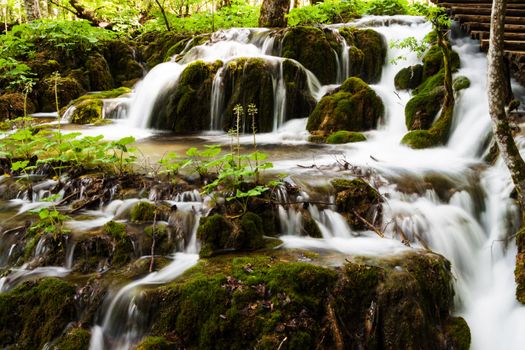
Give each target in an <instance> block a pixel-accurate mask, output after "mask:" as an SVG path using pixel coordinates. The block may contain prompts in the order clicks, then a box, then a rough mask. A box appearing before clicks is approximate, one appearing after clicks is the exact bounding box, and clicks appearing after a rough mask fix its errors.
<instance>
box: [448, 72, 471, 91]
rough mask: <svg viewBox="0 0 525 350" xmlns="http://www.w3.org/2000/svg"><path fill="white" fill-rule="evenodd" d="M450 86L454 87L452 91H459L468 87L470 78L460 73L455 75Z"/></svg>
mask: <svg viewBox="0 0 525 350" xmlns="http://www.w3.org/2000/svg"><path fill="white" fill-rule="evenodd" d="M452 86H453V88H454V91H460V90H464V89H468V88H469V87H470V79H469V78H467V77H465V76H463V75H461V76H459V77H456V78H455V79H454V82H453V83H452Z"/></svg>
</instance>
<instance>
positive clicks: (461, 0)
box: [432, 0, 525, 5]
mask: <svg viewBox="0 0 525 350" xmlns="http://www.w3.org/2000/svg"><path fill="white" fill-rule="evenodd" d="M432 2H433V3H435V4H439V5H441V4H442V3H452V4H492V1H491V0H443V1H441V0H433V1H432ZM507 3H508V4H525V1H523V0H507Z"/></svg>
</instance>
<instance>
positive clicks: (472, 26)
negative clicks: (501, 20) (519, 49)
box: [462, 22, 525, 33]
mask: <svg viewBox="0 0 525 350" xmlns="http://www.w3.org/2000/svg"><path fill="white" fill-rule="evenodd" d="M462 26H463V27H465V28H466V29H467V30H484V31H489V30H490V23H478V22H463V23H462ZM505 32H514V33H525V25H520V24H505Z"/></svg>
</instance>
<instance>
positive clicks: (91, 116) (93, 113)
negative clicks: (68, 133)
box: [69, 99, 104, 125]
mask: <svg viewBox="0 0 525 350" xmlns="http://www.w3.org/2000/svg"><path fill="white" fill-rule="evenodd" d="M103 105H104V103H103V102H102V100H99V99H86V100H82V101H80V102H79V103H78V104H76V105H75V110H74V111H73V113H72V114H71V117H70V120H69V121H70V122H71V123H72V124H81V125H83V124H93V123H95V122H96V121H98V120H101V119H102V107H103Z"/></svg>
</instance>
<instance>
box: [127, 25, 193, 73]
mask: <svg viewBox="0 0 525 350" xmlns="http://www.w3.org/2000/svg"><path fill="white" fill-rule="evenodd" d="M187 38H188V36H187V35H181V34H177V33H175V32H173V31H171V32H166V31H165V32H147V33H144V34H143V35H141V36H139V37H138V38H137V39H136V41H137V44H138V46H139V49H140V50H139V51H140V56H141V57H142V60H143V61H144V62H145V63H146V66H147V68H149V69H151V68H153V67H154V66H156V65H157V64H159V63H162V62H164V59H165V57H166V54H167V52H168V50H170V48H172V47H173V46H174V45H176V44H177V43H178V42H180V41H182V40H185V39H187Z"/></svg>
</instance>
